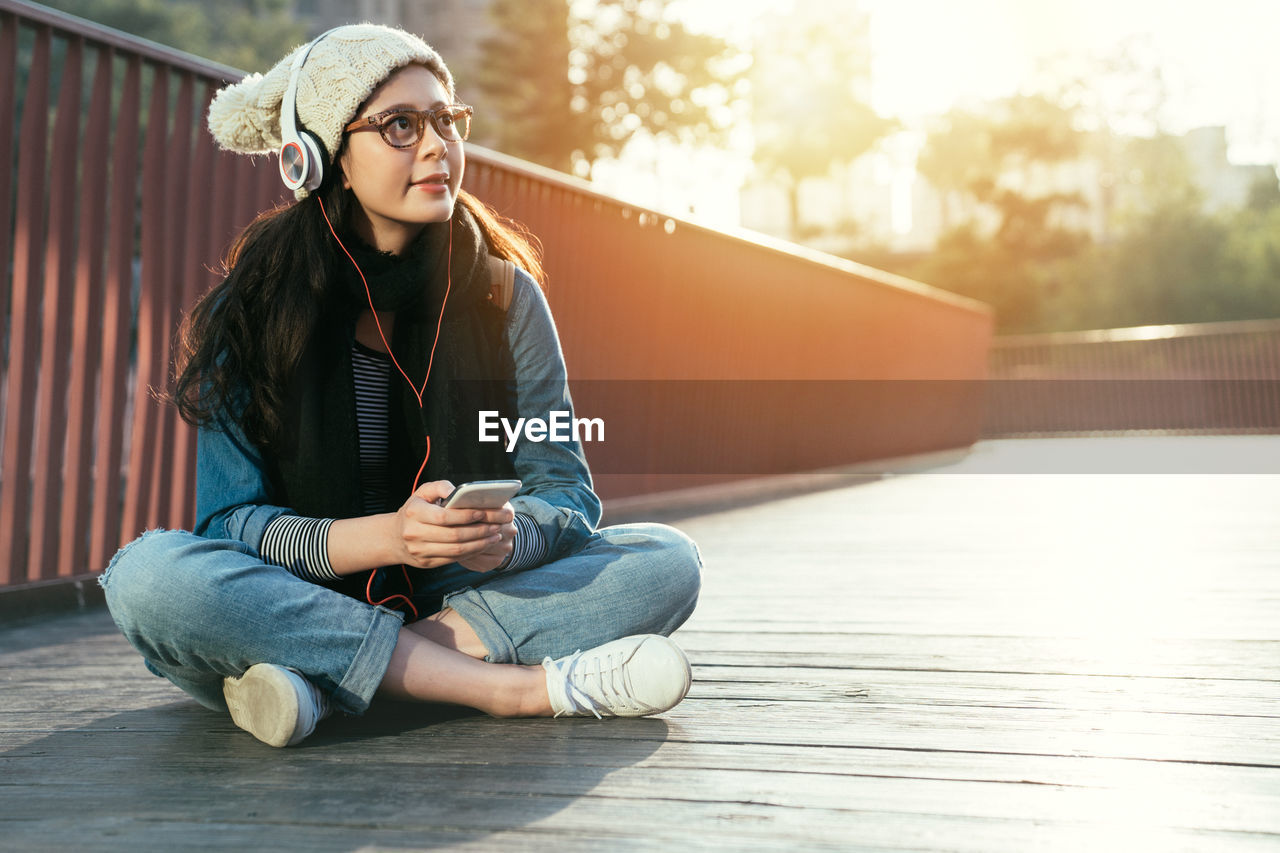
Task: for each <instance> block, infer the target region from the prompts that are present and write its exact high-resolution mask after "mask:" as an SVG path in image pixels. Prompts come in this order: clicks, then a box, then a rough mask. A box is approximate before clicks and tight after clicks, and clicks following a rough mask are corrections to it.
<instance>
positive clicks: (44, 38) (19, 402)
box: [0, 27, 52, 584]
mask: <svg viewBox="0 0 1280 853" xmlns="http://www.w3.org/2000/svg"><path fill="white" fill-rule="evenodd" d="M51 41H52V34H51V33H50V32H49V29H48V27H37V28H36V30H35V42H34V44H33V45H32V49H31V65H30V66H29V67H30V71H29V72H28V75H27V91H26V102H25V106H24V109H23V114H22V130H21V135H20V137H19V141H18V206H17V215H16V217H15V221H14V239H13V247H14V256H13V285H12V290H11V295H10V314H9V369H8V380H7V381H8V386H7V393H6V396H7V397H8V400H7V402H6V404H5V429H4V463H3V483H2V484H0V543H2V544H0V548H3V550H4V552H5V553H4V554H3V558H0V583H5V584H9V583H21V582H23V581H25V580H26V579H27V577H26V566H27V551H28V544H29V539H30V527H29V525H30V521H31V519H30V517H29V510H30V507H31V492H30V489H31V465H32V458H31V437H32V436H31V434H32V430H33V429H34V425H35V407H34V405H32V404H33V403H34V401H35V395H36V384H37V374H36V368H37V365H38V361H37V358H38V356H37V353H38V352H39V346H40V282H41V280H42V279H43V273H44V247H45V186H46V184H45V164H46V161H47V158H46V156H45V137H46V134H47V133H48V126H49V125H48V105H49V49H50V42H51Z"/></svg>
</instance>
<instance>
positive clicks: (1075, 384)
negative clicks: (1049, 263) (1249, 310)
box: [983, 320, 1280, 438]
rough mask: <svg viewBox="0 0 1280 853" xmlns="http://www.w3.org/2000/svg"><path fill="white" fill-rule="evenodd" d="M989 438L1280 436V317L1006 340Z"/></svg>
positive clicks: (1000, 346) (995, 354)
mask: <svg viewBox="0 0 1280 853" xmlns="http://www.w3.org/2000/svg"><path fill="white" fill-rule="evenodd" d="M988 401H989V403H988V417H987V423H986V426H985V427H984V430H983V435H984V436H985V437H991V438H995V437H1014V436H1034V435H1062V434H1071V433H1103V432H1128V431H1133V430H1159V431H1166V432H1180V433H1275V432H1280V320H1257V321H1246V322H1236V323H1201V324H1190V325H1173V326H1142V327H1136V328H1126V329H1101V330H1095V331H1087V332H1063V333H1057V334H1045V335H1017V336H1007V337H999V338H996V339H995V340H994V341H993V344H992V350H991V382H990V383H989V388H988Z"/></svg>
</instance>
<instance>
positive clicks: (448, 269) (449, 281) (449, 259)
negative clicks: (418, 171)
mask: <svg viewBox="0 0 1280 853" xmlns="http://www.w3.org/2000/svg"><path fill="white" fill-rule="evenodd" d="M316 201H318V202H320V214H321V215H322V216H324V221H325V224H326V225H328V226H329V233H330V234H332V235H333V239H334V240H337V241H338V245H339V246H340V247H341V248H342V252H343V254H345V255H346V256H347V260H349V261H351V265H352V266H353V267H355V268H356V272H357V273H358V274H359V275H360V281H361V283H363V284H364V293H365V296H366V297H368V299H369V310H370V312H372V314H373V322H374V325H375V326H377V328H378V337H379V338H381V339H382V345H383V346H384V347H386V350H387V355H388V356H390V357H391V363H392V364H394V365H395V366H396V370H398V371H399V372H400V375H401V376H402V377H404V381H405V382H407V383H408V385H409V390H410V391H412V392H413V395H414V397H416V398H417V400H418V408H419V409H420V410H421V409H422V408H423V406H424V403H423V400H422V395H423V394H425V393H426V391H427V381H428V380H429V379H430V378H431V366H432V365H433V364H435V360H436V345H437V344H438V343H440V329H441V327H442V326H443V325H444V309H445V306H446V305H448V304H449V293H450V291H451V290H452V289H453V218H452V217H450V218H449V251H448V254H447V255H446V258H445V288H444V299H443V300H442V301H441V303H440V316H439V318H437V320H436V335H435V339H434V340H432V342H431V354H430V356H429V357H428V359H427V375H426V376H424V377H423V378H422V387H421V388H419V387H418V386H416V385H414V383H413V380H412V379H410V378H409V374H408V373H406V372H405V370H404V368H403V367H401V366H400V362H399V360H398V359H396V354H395V353H394V352H392V351H391V343H390V342H389V341H388V340H387V335H386V332H384V331H383V329H382V321H381V320H379V319H378V311H377V309H376V308H374V307H373V291H372V290H370V289H369V280H368V279H366V278H365V276H364V270H362V269H360V264H358V263H356V259H355V258H354V257H352V255H351V252H350V251H349V250H348V249H347V247H346V244H345V243H343V242H342V238H341V237H339V236H338V232H337V231H336V230H334V227H333V223H332V222H330V221H329V212H328V211H327V210H325V207H324V200H323V199H321V198H320V197H319V196H316ZM426 438H427V454H426V456H424V457H422V465H420V466H419V467H418V473H417V474H416V475H415V476H414V478H413V491H414V492H416V491H417V490H418V485H419V480H421V479H422V472H423V471H425V470H426V469H427V460H429V459H430V458H431V436H430V435H428V436H427V437H426ZM411 494H412V493H411ZM400 571H401V572H402V573H403V574H404V580H405V584H406V585H407V586H408V587H409V592H410V593H412V592H413V581H412V580H411V579H410V577H409V569H408V567H406V566H405V565H403V564H401V566H400ZM376 574H377V572H376V571H372V572H370V573H369V581H368V583H366V584H365V600H366V601H368V602H369V603H370V604H372V605H374V606H375V607H377V606H381V605H383V604H386V603H387V602H388V601H394V600H395V599H400V600H401V601H403V602H404V603H405V604H406V605H407V606H408V607H409V609H410V610H412V611H413V618H414V619H418V618H420V617H419V614H418V608H417V607H415V606H414V604H413V602H412V601H411V600H410V599H409V598H408V597H407V596H404V595H401V594H399V593H396V594H395V595H389V596H387V597H386V598H384V599H382V600H381V601H374V600H373V578H374V576H375V575H376Z"/></svg>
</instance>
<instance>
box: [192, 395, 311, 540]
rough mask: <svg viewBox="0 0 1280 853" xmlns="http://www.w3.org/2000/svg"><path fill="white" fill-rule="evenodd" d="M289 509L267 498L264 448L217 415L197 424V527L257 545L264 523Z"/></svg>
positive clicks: (209, 533) (204, 533)
mask: <svg viewBox="0 0 1280 853" xmlns="http://www.w3.org/2000/svg"><path fill="white" fill-rule="evenodd" d="M291 514H292V510H289V509H286V508H285V507H280V506H273V505H272V504H271V487H270V481H269V479H268V477H267V473H266V467H265V464H264V462H263V459H262V454H261V453H260V452H259V451H258V449H257V447H255V446H254V445H253V443H252V442H250V441H249V440H248V439H247V438H245V436H244V433H243V432H242V431H241V429H240V427H239V426H238V425H237V424H236V423H235V422H234V421H233V420H232V419H231V418H229V417H226V416H225V415H220V416H219V417H218V418H217V419H216V420H215V421H214V422H213V423H210V424H207V425H205V426H203V427H201V428H200V432H199V435H198V437H197V450H196V527H195V532H196V533H197V534H198V535H200V536H207V537H209V538H210V539H238V540H240V541H241V542H244V543H245V544H246V545H248V546H250V547H251V548H253V549H254V550H255V551H257V550H260V548H261V544H262V533H263V531H264V530H266V529H267V525H268V524H270V523H271V522H272V521H273V520H275V519H276V518H278V517H279V516H282V515H291Z"/></svg>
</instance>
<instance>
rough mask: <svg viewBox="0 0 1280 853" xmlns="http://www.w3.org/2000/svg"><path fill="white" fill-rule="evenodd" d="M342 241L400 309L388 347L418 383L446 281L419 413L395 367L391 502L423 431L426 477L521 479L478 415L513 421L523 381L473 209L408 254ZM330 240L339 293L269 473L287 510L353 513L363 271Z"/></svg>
mask: <svg viewBox="0 0 1280 853" xmlns="http://www.w3.org/2000/svg"><path fill="white" fill-rule="evenodd" d="M450 225H452V229H451V228H450ZM450 231H452V247H450V245H449V243H450V239H451V235H450ZM343 243H344V244H346V246H347V248H348V250H350V251H351V253H352V255H353V256H354V257H355V258H356V260H357V262H358V263H359V264H360V269H361V270H362V271H363V272H364V274H365V279H366V280H367V281H368V284H369V289H370V291H371V292H372V294H373V299H374V304H375V305H377V306H378V307H379V308H384V307H385V308H389V309H392V310H395V311H396V316H395V331H394V333H393V339H392V340H391V351H392V352H393V353H394V355H395V358H396V359H397V360H398V361H399V362H400V365H401V366H402V367H403V368H404V370H405V372H406V373H407V374H408V375H409V378H410V379H411V380H412V381H413V382H414V383H415V385H417V386H418V387H421V385H422V381H423V379H424V377H426V375H427V365H428V361H429V360H430V358H431V348H432V342H433V341H434V339H435V336H436V324H437V321H438V320H440V316H441V314H440V309H441V303H442V302H443V301H444V298H445V290H446V285H449V293H448V300H447V304H446V305H445V310H444V316H443V321H442V322H441V324H440V339H439V344H438V345H437V346H436V349H435V359H434V363H433V364H432V366H431V374H430V381H429V382H428V383H427V386H426V391H425V393H424V394H423V397H422V400H423V407H422V409H421V410H419V407H418V399H417V397H416V396H415V394H414V392H413V391H412V390H410V388H409V384H408V383H407V382H405V381H404V378H403V377H401V376H400V374H399V371H397V370H395V369H394V367H393V369H392V374H391V385H390V387H391V391H390V394H389V396H390V399H389V401H388V404H389V409H388V415H389V424H390V430H389V431H390V436H389V443H388V448H387V450H388V459H389V462H388V464H389V469H390V470H389V472H388V473H389V477H388V485H389V489H390V494H389V497H388V503H389V506H387V507H386V510H388V511H389V510H393V509H396V508H398V507H399V506H400V505H401V504H402V503H403V502H404V501H405V500H406V499H407V498H408V497H409V494H410V493H411V491H412V488H413V480H414V475H415V474H417V472H418V468H419V466H420V465H421V464H422V459H423V457H424V456H425V455H426V453H427V438H426V437H427V436H430V445H431V455H430V459H429V460H428V462H427V466H426V469H425V470H424V471H423V474H422V477H421V479H420V483H425V482H429V481H432V480H441V479H448V480H451V481H452V482H453V483H455V484H460V483H463V482H465V481H467V480H476V479H494V478H505V477H512V476H514V469H513V467H512V465H511V461H510V459H509V457H508V455H507V453H506V452H505V449H504V447H503V445H502V443H501V442H497V443H480V442H479V441H478V440H477V438H478V429H477V418H478V414H477V413H478V412H479V411H481V410H496V411H498V412H500V413H501V415H502V416H508V417H509V416H510V415H511V414H512V413H513V412H514V410H515V405H514V385H515V381H514V365H513V363H512V358H511V353H510V351H509V349H508V348H507V347H506V345H505V343H504V340H503V334H502V330H503V324H504V320H505V314H504V312H503V311H502V310H500V309H499V308H496V307H494V306H493V305H492V304H491V303H489V301H488V294H489V279H490V275H489V265H488V257H489V254H488V250H487V246H486V244H485V242H484V237H483V235H482V234H481V232H480V229H479V226H478V225H477V224H476V223H475V221H474V219H473V218H472V216H471V214H470V213H469V212H468V211H467V210H465V209H464V208H462V207H458V208H457V209H456V211H455V213H454V216H453V221H452V223H438V224H433V225H428V226H427V227H426V228H425V229H424V231H423V234H422V235H421V237H420V238H419V239H418V240H417V241H416V242H415V243H414V244H413V245H412V246H411V247H410V249H409V250H408V251H406V252H405V254H404V255H403V256H400V257H397V256H394V255H391V254H388V253H382V252H377V251H375V250H374V249H371V248H369V247H368V246H364V245H363V244H361V243H359V241H358V240H356V239H354V238H353V239H344V240H343ZM334 248H335V252H336V254H337V257H338V265H337V267H336V268H335V269H336V271H337V274H336V276H335V278H336V281H335V282H334V285H335V286H334V298H333V300H332V304H331V306H330V310H327V311H326V312H325V316H324V317H323V319H322V320H321V322H320V323H319V324H318V325H317V327H316V330H315V332H314V334H313V335H312V339H311V341H310V342H309V345H308V348H307V350H306V352H305V354H304V356H303V358H302V361H301V363H300V364H299V366H298V369H297V372H296V374H295V376H294V379H293V381H292V383H291V385H290V388H289V395H288V399H287V401H286V413H287V417H286V420H285V423H286V424H287V427H286V434H285V437H284V441H283V442H282V443H281V445H282V446H281V448H280V450H279V451H278V452H277V453H275V455H274V459H273V460H272V461H273V462H274V465H273V467H274V469H275V470H274V472H273V473H274V478H273V479H274V480H275V482H276V485H277V488H278V491H279V502H280V505H281V506H287V507H290V508H292V509H293V510H294V511H295V512H297V513H299V514H300V515H304V516H311V517H328V518H350V517H354V516H358V515H361V514H363V512H364V509H363V503H362V494H361V484H360V454H359V434H358V431H357V427H356V412H355V393H354V380H353V378H352V367H351V344H352V341H353V339H354V335H355V318H356V317H357V316H358V315H359V314H360V313H361V311H365V310H368V307H369V303H368V297H367V296H366V294H365V288H364V284H363V283H362V281H361V279H360V275H359V274H358V273H357V272H356V269H355V267H354V266H353V265H352V264H351V262H350V260H348V258H347V257H346V254H345V253H344V252H343V251H342V249H341V248H340V247H337V246H336V244H335V247H334ZM450 256H451V257H452V262H451V263H447V261H448V259H449V258H450ZM446 266H448V268H449V271H450V272H451V276H449V275H446ZM396 574H399V572H397V573H396ZM361 591H362V592H363V584H361Z"/></svg>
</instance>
